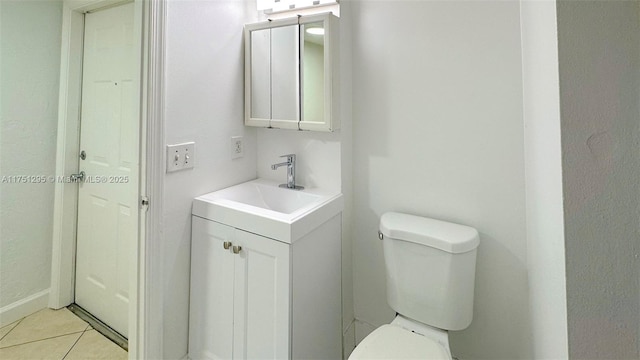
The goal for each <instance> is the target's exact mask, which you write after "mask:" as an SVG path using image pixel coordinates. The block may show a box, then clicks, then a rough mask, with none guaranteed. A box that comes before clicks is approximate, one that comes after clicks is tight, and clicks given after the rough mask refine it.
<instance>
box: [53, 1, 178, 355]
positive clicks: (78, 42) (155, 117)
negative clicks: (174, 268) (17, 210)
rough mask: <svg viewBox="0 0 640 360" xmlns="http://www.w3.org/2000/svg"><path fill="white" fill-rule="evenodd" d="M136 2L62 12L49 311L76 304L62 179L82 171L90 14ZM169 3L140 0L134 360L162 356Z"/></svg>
mask: <svg viewBox="0 0 640 360" xmlns="http://www.w3.org/2000/svg"><path fill="white" fill-rule="evenodd" d="M131 1H132V0H125V1H122V0H65V1H64V3H63V14H62V44H61V59H60V93H59V103H58V138H57V149H56V174H55V179H50V180H54V187H55V200H54V214H53V239H52V259H51V291H50V297H49V307H50V308H54V309H59V308H62V307H64V306H67V305H69V304H71V303H72V302H73V300H74V285H75V284H74V282H75V279H74V274H75V239H76V218H77V206H78V189H77V185H76V184H73V183H67V182H64V181H59V180H61V179H64V178H65V177H66V176H69V175H70V174H72V173H75V172H77V171H78V165H79V164H78V156H79V140H80V131H79V130H80V106H81V91H82V58H83V37H84V14H85V13H86V12H89V11H94V10H97V9H101V8H105V7H110V6H115V5H118V4H120V3H126V2H131ZM166 1H167V0H133V2H134V14H135V19H134V28H135V29H134V31H135V33H136V34H137V36H136V39H137V40H136V41H137V42H138V44H137V45H136V46H137V47H138V48H139V49H141V64H140V68H139V76H138V78H139V79H140V80H139V89H140V169H139V170H140V171H139V176H140V189H139V194H140V195H141V196H142V195H144V196H146V197H147V198H148V199H149V206H148V209H145V208H141V209H140V217H139V225H138V231H139V236H138V246H137V247H136V252H137V254H135V258H136V264H135V266H134V269H135V271H134V273H133V274H131V290H132V291H131V293H130V294H131V295H130V296H131V301H130V304H131V305H130V308H129V359H144V358H162V326H163V319H162V290H161V289H162V277H161V274H162V272H161V270H162V269H161V266H162V248H161V247H160V244H162V241H161V235H162V231H161V229H162V228H161V225H162V189H163V182H164V167H163V165H164V151H163V142H164V116H163V115H164V114H163V101H164V83H163V72H164V49H165V48H164V26H165V13H166Z"/></svg>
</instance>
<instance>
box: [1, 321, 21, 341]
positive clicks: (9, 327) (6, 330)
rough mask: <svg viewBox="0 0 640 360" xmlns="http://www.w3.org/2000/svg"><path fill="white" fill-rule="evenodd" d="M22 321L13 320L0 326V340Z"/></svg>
mask: <svg viewBox="0 0 640 360" xmlns="http://www.w3.org/2000/svg"><path fill="white" fill-rule="evenodd" d="M19 322H20V320H18V321H16V322H13V323H11V324H9V325H7V326H3V327H2V328H0V340H2V338H3V337H4V336H5V335H7V334H8V333H9V331H11V330H12V329H13V328H14V327H15V326H16V325H18V323H19Z"/></svg>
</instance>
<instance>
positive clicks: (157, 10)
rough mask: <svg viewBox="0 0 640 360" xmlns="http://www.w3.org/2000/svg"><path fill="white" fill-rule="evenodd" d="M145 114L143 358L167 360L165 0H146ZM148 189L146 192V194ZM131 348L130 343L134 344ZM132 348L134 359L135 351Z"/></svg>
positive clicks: (140, 294)
mask: <svg viewBox="0 0 640 360" xmlns="http://www.w3.org/2000/svg"><path fill="white" fill-rule="evenodd" d="M145 8H146V10H147V11H145V18H144V21H145V25H146V26H145V27H144V28H145V36H144V38H145V47H144V51H143V84H144V86H143V94H142V99H143V100H142V102H143V106H142V116H143V117H144V118H145V119H147V123H146V127H145V128H144V131H143V133H142V134H143V136H145V138H146V141H145V142H146V151H145V157H146V162H145V163H146V169H145V177H144V179H142V178H141V180H144V184H145V185H146V196H147V198H148V199H149V208H148V211H147V213H146V214H144V215H143V216H144V217H145V218H146V225H145V226H144V227H141V229H140V230H141V232H144V236H142V235H141V242H140V258H139V259H140V260H139V263H138V266H139V269H138V271H139V277H140V283H139V284H140V287H139V288H138V300H139V301H138V306H139V307H140V311H139V312H138V317H137V319H136V322H137V323H138V328H139V331H138V333H137V341H138V347H137V349H138V353H137V356H136V357H135V358H138V359H162V358H163V356H162V353H163V326H164V322H163V315H162V314H163V294H162V288H163V281H162V263H163V252H162V246H161V245H162V212H163V202H162V198H163V196H162V195H163V189H164V188H163V186H164V185H163V184H164V175H165V174H164V164H165V160H164V156H165V152H164V56H165V44H164V26H165V21H166V20H165V18H166V0H145ZM142 194H144V193H142ZM130 349H131V347H130ZM131 355H132V354H131V350H130V358H131V359H133V358H134V357H133V356H131Z"/></svg>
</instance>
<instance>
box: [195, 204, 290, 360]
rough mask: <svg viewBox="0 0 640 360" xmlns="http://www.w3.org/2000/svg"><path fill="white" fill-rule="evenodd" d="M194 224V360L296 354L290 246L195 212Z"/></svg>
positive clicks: (285, 357) (281, 357) (282, 357)
mask: <svg viewBox="0 0 640 360" xmlns="http://www.w3.org/2000/svg"><path fill="white" fill-rule="evenodd" d="M192 226H193V234H192V239H193V241H192V245H191V246H192V254H191V267H192V272H191V307H190V313H191V315H190V319H189V321H190V324H189V328H190V331H189V334H190V335H189V336H190V338H189V354H190V357H191V359H288V358H290V356H289V354H290V349H289V339H288V336H286V335H287V334H289V332H290V313H289V308H290V304H289V301H290V289H289V283H290V281H289V268H290V266H289V265H290V264H289V259H290V258H289V245H287V244H285V243H282V242H279V241H274V240H272V239H269V238H265V237H262V236H258V235H255V234H252V233H249V232H246V231H242V230H238V229H235V228H233V227H231V226H227V225H222V224H220V223H217V222H214V221H209V220H205V219H202V218H199V217H195V216H194V217H193V225H192ZM239 247H241V248H239ZM234 251H235V252H237V254H236V253H234Z"/></svg>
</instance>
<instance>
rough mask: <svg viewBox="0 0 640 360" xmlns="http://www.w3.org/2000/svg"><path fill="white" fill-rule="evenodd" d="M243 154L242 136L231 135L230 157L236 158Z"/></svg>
mask: <svg viewBox="0 0 640 360" xmlns="http://www.w3.org/2000/svg"><path fill="white" fill-rule="evenodd" d="M243 156H244V142H243V141H242V136H232V137H231V158H232V159H237V158H241V157H243Z"/></svg>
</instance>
